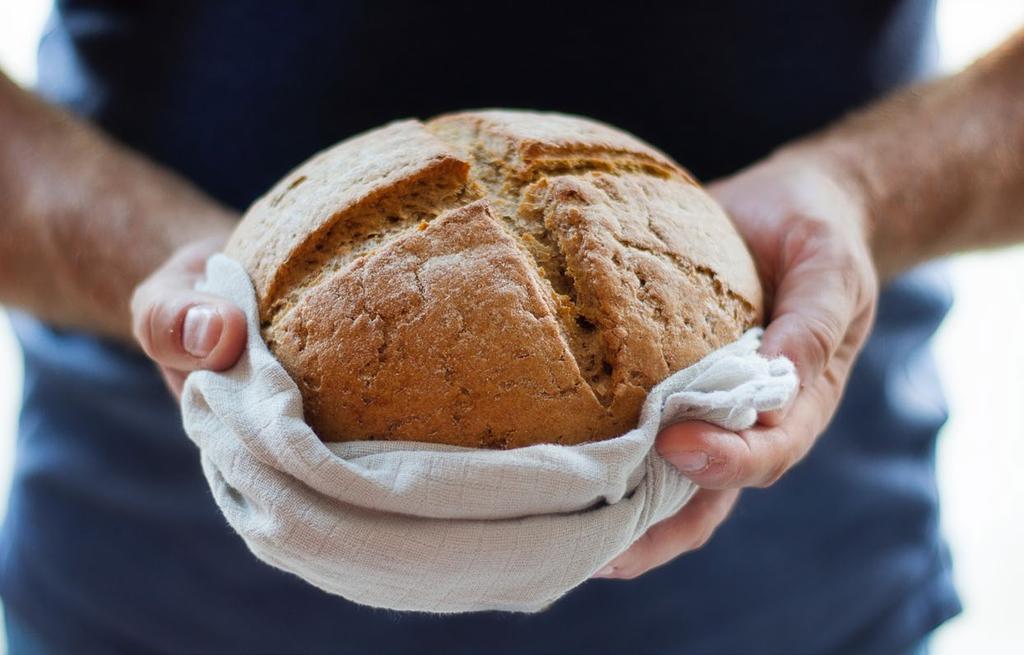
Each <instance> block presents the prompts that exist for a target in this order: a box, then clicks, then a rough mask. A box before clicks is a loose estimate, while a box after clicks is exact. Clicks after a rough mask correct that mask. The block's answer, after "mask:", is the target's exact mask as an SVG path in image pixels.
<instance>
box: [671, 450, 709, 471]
mask: <svg viewBox="0 0 1024 655" xmlns="http://www.w3.org/2000/svg"><path fill="white" fill-rule="evenodd" d="M667 459H668V461H670V462H672V466H675V467H676V468H677V469H679V470H680V471H682V472H683V473H696V472H698V471H703V470H704V469H706V468H707V467H708V454H707V453H704V452H701V451H699V450H684V451H682V452H678V453H672V454H671V455H668V456H667Z"/></svg>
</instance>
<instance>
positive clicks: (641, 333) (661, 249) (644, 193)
mask: <svg viewBox="0 0 1024 655" xmlns="http://www.w3.org/2000/svg"><path fill="white" fill-rule="evenodd" d="M227 254H228V255H230V256H232V257H234V258H235V259H237V260H239V261H240V262H242V264H243V265H244V266H245V267H246V269H247V271H248V272H249V275H250V277H251V278H252V280H253V284H254V286H255V289H256V294H257V296H258V299H259V307H260V318H261V321H262V333H263V337H264V339H265V340H266V342H267V345H268V346H269V347H270V349H271V351H273V353H274V354H275V355H276V357H277V358H278V359H279V360H280V361H281V363H282V364H283V365H284V368H285V369H286V370H287V371H288V373H289V374H290V375H291V376H292V378H293V379H294V380H295V382H296V384H297V385H298V387H299V389H300V390H301V392H302V397H303V400H304V406H305V420H306V421H307V422H308V423H309V424H310V425H311V426H312V427H313V429H314V430H315V431H316V433H317V434H318V435H319V436H320V438H321V439H324V440H326V441H347V440H356V439H398V440H412V441H427V442H437V443H446V444H455V445H460V446H472V447H483V448H514V447H519V446H527V445H531V444H537V443H559V444H576V443H581V442H585V441H591V440H598V439H606V438H609V437H613V436H616V435H619V434H622V433H624V432H626V431H628V430H629V429H631V428H633V427H635V426H636V422H637V419H638V417H639V412H640V407H641V404H642V403H643V400H644V398H645V396H646V394H647V392H648V391H649V390H650V389H651V387H653V386H654V385H655V384H657V383H658V382H659V381H661V380H662V379H664V378H665V377H667V376H668V375H669V374H670V373H672V372H673V371H676V370H678V369H681V368H684V367H686V366H689V365H690V364H693V363H694V362H696V361H697V360H699V359H700V358H702V357H703V356H704V355H706V354H707V353H709V352H711V351H712V350H715V349H717V348H719V347H721V346H723V345H725V344H727V343H729V342H731V341H733V340H735V339H737V338H738V337H739V336H740V335H741V334H742V333H743V332H744V331H745V330H746V329H747V328H749V327H751V326H753V325H755V324H757V323H758V322H759V321H760V320H761V312H762V297H761V287H760V284H759V282H758V278H757V274H756V271H755V268H754V265H753V262H752V260H751V257H750V255H749V253H748V251H747V249H746V247H745V245H744V243H743V241H742V240H741V239H740V237H739V235H738V234H737V233H736V230H735V229H734V228H733V226H732V224H731V223H730V222H729V219H728V218H727V217H726V215H725V213H724V212H723V211H722V210H721V208H719V207H718V206H717V205H716V204H715V202H714V201H713V200H712V199H711V198H710V197H709V196H708V195H707V194H706V193H705V192H704V191H703V190H702V189H701V188H700V187H699V186H698V184H697V183H696V182H695V181H694V180H693V178H692V177H691V176H690V175H689V174H688V173H687V172H686V171H685V170H684V169H682V168H681V167H680V166H679V165H678V164H676V163H675V162H673V161H672V160H671V159H669V158H668V157H667V156H666V155H664V154H663V153H661V152H659V151H657V150H655V149H654V148H652V147H651V146H649V145H647V144H645V143H643V142H641V141H639V140H638V139H636V138H634V137H632V136H630V135H628V134H626V133H624V132H621V131H619V130H616V129H613V128H611V127H608V126H606V125H603V124H601V123H597V122H594V121H590V120H585V119H582V118H576V117H572V116H565V115H560V114H548V113H531V112H521V111H474V112H465V113H458V114H450V115H445V116H441V117H439V118H435V119H433V120H430V121H427V122H425V123H421V122H419V121H416V120H406V121H400V122H396V123H392V124H390V125H386V126H384V127H381V128H379V129H376V130H372V131H370V132H366V133H364V134H361V135H359V136H356V137H353V138H351V139H349V140H347V141H344V142H342V143H340V144H338V145H336V146H334V147H332V148H330V149H328V150H326V151H324V152H322V153H320V154H318V155H316V156H315V157H313V158H312V159H310V160H309V161H307V162H305V163H304V164H302V165H301V166H299V167H298V168H297V169H296V170H294V171H293V172H292V173H291V174H289V175H288V176H286V177H285V178H284V179H283V180H281V182H280V183H278V184H277V186H275V187H274V188H273V189H272V190H271V191H270V192H269V193H268V194H267V195H265V196H264V197H262V198H260V199H259V200H258V201H257V202H256V203H255V204H253V206H252V207H251V208H250V209H249V211H248V212H247V213H246V215H245V217H244V219H243V220H242V222H241V223H240V224H239V226H238V229H237V230H236V231H235V233H234V235H233V237H232V238H231V240H230V242H229V243H228V246H227Z"/></svg>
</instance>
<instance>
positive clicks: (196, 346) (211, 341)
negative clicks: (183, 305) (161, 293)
mask: <svg viewBox="0 0 1024 655" xmlns="http://www.w3.org/2000/svg"><path fill="white" fill-rule="evenodd" d="M221 327H222V321H221V318H220V314H219V313H218V312H217V310H216V309H214V308H213V307H210V306H209V305H195V306H193V307H190V308H189V310H188V311H187V312H186V313H185V324H184V325H183V326H182V329H181V332H182V334H181V345H182V346H184V348H185V350H186V351H187V352H188V354H190V355H192V356H193V357H196V358H198V359H202V358H203V357H206V356H207V355H209V354H210V352H211V351H213V349H214V347H215V346H216V345H217V342H218V341H220V331H221Z"/></svg>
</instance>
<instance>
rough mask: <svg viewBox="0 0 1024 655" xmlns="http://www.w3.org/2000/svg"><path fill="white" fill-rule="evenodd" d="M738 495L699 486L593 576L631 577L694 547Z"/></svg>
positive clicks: (707, 538) (695, 547) (736, 492)
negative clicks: (685, 499) (667, 515)
mask: <svg viewBox="0 0 1024 655" xmlns="http://www.w3.org/2000/svg"><path fill="white" fill-rule="evenodd" d="M738 496H739V491H738V490H736V489H729V490H725V491H717V490H711V489H701V490H700V491H698V492H697V494H696V495H695V496H694V497H693V498H692V499H691V500H690V502H689V503H687V504H686V505H685V506H684V507H683V508H682V509H681V510H679V512H678V513H676V514H675V515H674V516H671V517H669V518H667V519H665V520H664V521H661V522H660V523H656V524H654V525H652V526H651V527H650V528H649V529H648V530H647V532H645V533H644V534H643V536H641V537H640V538H639V539H638V540H637V541H636V542H634V543H633V545H632V546H630V547H629V548H628V549H627V550H626V552H624V553H622V554H621V555H619V556H618V557H616V558H615V559H614V560H612V561H611V562H610V563H609V564H608V565H607V566H605V567H604V568H602V569H601V570H600V571H598V572H597V573H595V574H594V577H595V578H616V579H631V578H635V577H637V576H639V575H642V574H644V573H646V572H647V571H650V570H651V569H653V568H656V567H658V566H661V565H662V564H664V563H666V562H668V561H670V560H672V559H675V558H676V557H678V556H679V555H682V554H683V553H686V552H690V551H693V550H697V549H698V548H700V547H701V546H703V545H704V544H705V543H707V541H708V540H709V539H710V538H711V535H712V534H713V533H714V531H715V529H716V528H717V527H718V526H719V525H720V524H721V523H722V521H724V520H725V518H726V517H727V516H728V515H729V511H730V510H731V509H732V507H733V505H734V504H735V502H736V498H737V497H738Z"/></svg>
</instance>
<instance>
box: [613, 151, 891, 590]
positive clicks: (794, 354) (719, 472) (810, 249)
mask: <svg viewBox="0 0 1024 655" xmlns="http://www.w3.org/2000/svg"><path fill="white" fill-rule="evenodd" d="M840 171H841V169H840V168H839V167H835V166H832V165H830V163H829V162H828V161H827V160H825V159H824V158H821V157H818V156H817V155H815V154H814V153H813V152H812V151H805V150H803V149H793V150H792V151H783V152H781V153H779V154H777V155H775V156H773V157H771V158H769V159H767V160H765V161H764V162H762V163H760V164H757V165H755V166H753V167H751V168H749V169H747V170H745V171H742V172H740V173H739V174H737V175H735V176H733V177H731V178H728V179H725V180H722V181H720V182H717V183H715V184H713V185H712V186H711V187H710V189H709V190H710V191H711V193H712V194H713V195H714V196H715V197H716V198H717V199H718V201H719V202H720V203H722V205H723V206H724V207H725V208H726V210H727V211H728V212H729V214H730V215H731V216H732V218H733V221H734V222H735V224H736V226H737V228H738V229H739V231H740V233H741V234H742V235H743V237H744V239H746V241H747V244H748V246H749V247H750V249H751V253H752V254H753V256H754V260H755V262H756V263H757V266H758V271H759V273H760V275H761V279H762V282H763V284H764V287H765V294H766V305H767V307H768V308H769V312H770V313H769V316H768V325H767V328H766V330H765V334H764V339H763V343H762V346H761V352H762V353H763V354H764V355H766V356H768V357H774V356H777V355H780V354H781V355H785V356H786V357H788V358H789V359H790V360H792V361H793V363H794V364H795V365H796V369H797V373H798V375H799V377H800V390H799V392H798V393H797V395H796V397H795V398H794V400H793V401H792V402H791V403H790V405H789V407H788V408H786V409H784V410H782V411H777V412H770V413H766V414H763V415H762V416H760V417H759V421H758V425H756V426H754V427H753V428H751V429H749V430H743V431H741V432H731V431H729V430H724V429H721V428H718V427H715V426H713V425H709V424H707V423H702V422H687V423H678V424H676V425H672V426H670V427H668V428H666V429H664V430H663V431H662V432H661V433H660V434H659V435H658V440H657V442H656V447H657V449H658V452H659V453H660V454H661V455H662V456H663V457H665V458H666V459H667V460H668V461H669V462H671V463H672V464H674V465H675V466H676V467H677V468H678V469H679V470H680V471H681V472H683V473H684V474H685V475H686V476H687V477H689V478H690V479H691V480H693V481H694V482H696V483H697V484H698V485H700V486H701V487H702V489H701V491H699V492H698V494H697V495H696V496H695V497H694V499H693V500H692V501H691V502H690V503H689V504H687V505H686V507H684V508H683V509H682V510H681V511H680V512H679V513H678V514H676V515H675V516H673V517H671V518H669V519H666V520H665V521H662V522H661V523H658V524H656V525H654V526H653V527H651V529H650V530H648V531H647V533H646V534H645V535H644V536H643V537H641V538H640V540H639V541H637V542H636V543H635V544H633V546H632V547H630V549H629V550H627V551H626V552H625V553H623V554H622V555H620V556H619V557H617V558H616V559H615V560H614V561H613V562H611V563H610V564H609V565H608V566H607V567H605V569H603V570H602V571H600V572H599V573H598V577H612V578H633V577H636V576H638V575H640V574H642V573H644V572H646V571H648V570H650V569H652V568H654V567H656V566H659V565H661V564H664V563H665V562H667V561H669V560H671V559H673V558H675V557H676V556H678V555H680V554H682V553H684V552H687V551H690V550H694V549H695V548H698V547H700V546H701V545H703V543H704V542H706V541H707V539H708V538H709V537H710V536H711V533H712V532H713V531H714V529H715V528H716V527H717V526H718V524H719V523H721V522H722V521H723V520H725V518H726V516H727V514H728V512H729V509H730V508H731V507H732V505H733V503H734V502H735V500H736V497H737V495H738V493H739V492H738V490H739V489H740V488H742V487H766V486H768V485H770V484H772V483H774V482H775V481H776V480H778V479H779V477H781V476H782V475H783V474H784V473H785V472H786V471H788V470H789V469H790V468H791V467H792V466H793V465H794V464H796V463H797V462H798V461H800V459H801V458H803V456H804V455H806V454H807V451H808V450H809V449H810V448H811V446H812V445H813V444H814V440H815V439H816V438H817V437H818V435H820V434H821V433H822V432H823V431H824V430H825V427H826V426H827V425H828V423H829V421H830V419H831V418H832V415H833V414H834V413H835V411H836V408H837V407H838V405H839V400H840V397H841V396H842V393H843V387H844V385H845V384H846V379H847V377H848V375H849V373H850V369H851V367H852V366H853V362H854V359H855V357H856V355H857V353H858V351H859V350H860V348H861V346H862V345H863V344H864V341H865V339H866V338H867V335H868V332H869V330H870V326H871V322H872V320H873V316H874V310H875V304H876V299H877V295H878V291H877V287H878V283H877V278H876V275H875V269H874V266H873V264H872V260H871V257H870V255H869V251H868V246H867V244H868V242H869V240H868V222H867V218H866V215H865V214H866V212H865V211H864V209H863V204H862V202H861V198H860V196H859V194H858V193H856V192H855V186H854V185H853V184H852V182H851V181H850V180H847V179H846V178H845V177H844V176H843V175H841V173H840Z"/></svg>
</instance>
